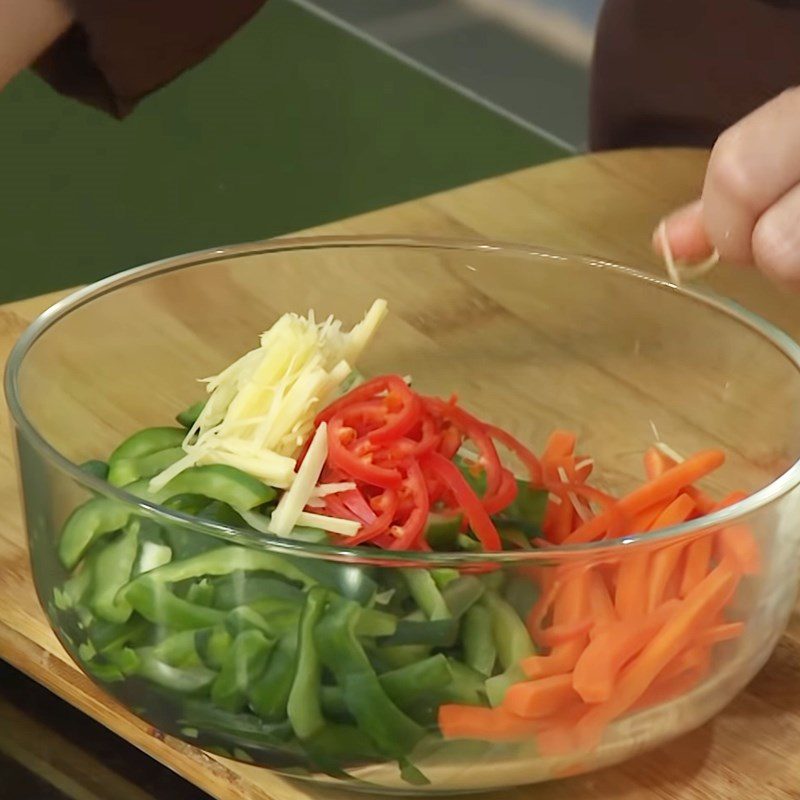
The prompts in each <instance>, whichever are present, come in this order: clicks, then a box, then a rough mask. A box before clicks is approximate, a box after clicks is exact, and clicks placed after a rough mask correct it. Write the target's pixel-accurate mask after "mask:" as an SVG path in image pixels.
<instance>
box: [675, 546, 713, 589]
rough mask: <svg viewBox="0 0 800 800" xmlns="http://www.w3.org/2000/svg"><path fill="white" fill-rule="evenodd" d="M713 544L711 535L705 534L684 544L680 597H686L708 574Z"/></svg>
mask: <svg viewBox="0 0 800 800" xmlns="http://www.w3.org/2000/svg"><path fill="white" fill-rule="evenodd" d="M713 544H714V540H713V536H712V535H711V534H706V535H705V536H701V537H700V538H699V539H695V540H694V541H693V542H691V543H690V544H688V545H687V546H686V562H685V565H684V567H683V575H682V576H681V587H680V594H681V597H686V595H687V594H689V592H691V591H692V589H694V587H695V586H697V584H698V583H700V581H702V580H703V578H705V576H706V575H708V566H709V564H710V563H711V550H712V546H713Z"/></svg>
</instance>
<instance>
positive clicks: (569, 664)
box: [521, 567, 589, 678]
mask: <svg viewBox="0 0 800 800" xmlns="http://www.w3.org/2000/svg"><path fill="white" fill-rule="evenodd" d="M588 613H589V570H588V569H586V568H581V567H578V568H575V571H574V573H571V574H570V576H569V578H568V579H565V581H564V584H563V586H562V587H561V590H560V591H559V592H558V593H557V594H556V595H555V598H554V601H553V624H554V625H569V624H572V623H576V622H581V621H582V620H583V619H585V618H586V617H587V616H588ZM588 639H589V637H588V635H583V636H577V637H575V638H574V639H571V640H570V641H568V642H564V643H563V644H559V645H556V646H555V647H553V649H552V650H551V651H550V653H549V654H548V655H546V656H529V657H528V658H525V659H523V660H522V662H521V666H522V669H523V671H524V672H525V674H526V675H527V676H528V677H529V678H546V677H548V676H549V675H560V674H562V673H564V672H570V671H571V670H572V668H573V667H574V666H575V663H576V662H577V660H578V658H579V657H580V654H581V653H582V652H583V649H584V647H586V642H587V641H588Z"/></svg>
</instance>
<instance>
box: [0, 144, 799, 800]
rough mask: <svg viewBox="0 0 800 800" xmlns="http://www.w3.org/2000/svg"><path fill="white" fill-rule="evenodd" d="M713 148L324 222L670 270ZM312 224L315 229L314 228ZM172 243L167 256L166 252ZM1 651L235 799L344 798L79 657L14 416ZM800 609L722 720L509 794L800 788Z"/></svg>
mask: <svg viewBox="0 0 800 800" xmlns="http://www.w3.org/2000/svg"><path fill="white" fill-rule="evenodd" d="M705 161H706V154H705V153H703V152H701V151H691V150H656V151H624V152H618V153H609V154H603V155H595V156H582V157H578V158H574V159H569V160H565V161H560V162H556V163H553V164H549V165H547V166H544V167H539V168H534V169H529V170H523V171H521V172H517V173H513V174H510V175H505V176H502V177H498V178H493V179H490V180H487V181H483V182H481V183H477V184H474V185H471V186H466V187H463V188H461V189H456V190H453V191H450V192H445V193H443V194H439V195H435V196H432V197H428V198H424V199H421V200H416V201H413V202H410V203H405V204H403V205H400V206H395V207H392V208H388V209H383V210H380V211H377V212H373V213H370V214H366V215H363V216H360V217H355V218H352V219H347V220H343V221H340V222H337V223H333V224H331V225H327V226H325V227H323V228H319V229H316V230H314V231H313V233H323V232H324V233H336V234H386V233H389V234H410V235H429V236H447V237H458V238H470V239H475V238H490V239H497V240H506V241H512V242H514V241H516V242H525V243H531V244H539V245H542V246H545V247H548V248H555V249H562V250H567V251H570V252H577V253H585V254H590V255H593V256H597V257H601V258H605V259H610V260H615V261H620V262H623V263H626V264H628V265H630V266H634V267H638V268H641V269H652V270H659V269H660V264H659V263H658V261H657V260H656V259H655V258H654V256H653V254H652V253H651V251H650V248H649V240H650V233H651V231H652V229H653V227H654V225H655V224H656V223H657V221H658V219H659V218H660V216H661V215H662V214H663V213H665V212H666V211H667V210H669V209H670V208H672V207H673V206H675V205H677V204H679V203H682V202H685V201H688V200H690V199H691V198H692V197H693V196H694V195H696V194H697V192H698V189H699V187H700V184H701V181H702V175H703V169H704V165H705ZM308 233H312V231H309V232H308ZM165 255H166V254H165ZM711 282H712V284H713V286H714V288H715V289H716V290H717V291H719V292H720V293H723V294H728V295H729V296H731V297H733V298H735V299H737V300H738V301H739V302H741V303H743V304H744V305H746V306H747V307H749V308H751V309H753V310H754V311H756V312H758V313H760V314H762V315H763V316H765V317H767V318H769V319H770V320H772V321H773V322H775V323H776V324H778V325H780V326H781V327H783V329H784V330H786V331H787V332H788V333H790V334H792V335H793V336H795V338H800V297H797V296H792V295H789V294H786V293H781V292H779V291H778V290H776V289H774V288H773V287H771V286H769V285H768V284H767V283H766V282H765V281H763V280H762V279H761V278H760V277H759V276H758V275H756V274H755V273H753V272H749V271H744V270H733V269H724V268H722V269H720V270H718V271H717V273H716V274H715V275H714V276H713V277H712V279H711ZM63 294H64V293H55V294H52V295H47V296H43V297H36V298H31V299H29V300H25V301H21V302H18V303H12V304H9V305H6V306H2V307H0V352H1V353H2V356H3V359H5V357H6V356H7V354H8V351H9V349H10V347H11V345H12V344H13V342H14V340H15V339H16V338H17V336H18V335H19V334H20V333H21V332H22V330H23V329H24V328H25V326H26V325H27V324H28V323H29V322H30V321H31V320H32V319H33V318H34V317H35V316H36V315H37V314H38V313H39V312H41V311H43V310H44V309H45V308H46V307H47V306H49V305H50V304H51V303H53V302H55V301H56V300H57V299H59V298H60V297H61V296H63ZM0 436H1V437H2V448H0V657H2V658H3V659H5V660H6V661H8V662H10V663H11V664H12V665H14V666H15V667H17V668H18V669H20V670H22V671H23V672H25V673H27V674H28V675H30V676H31V677H33V678H34V679H36V680H37V681H39V682H40V683H42V684H43V685H44V686H46V687H47V688H49V689H51V690H52V691H53V692H55V693H56V694H58V695H59V696H61V697H62V698H63V699H64V700H66V701H67V702H69V703H71V704H73V705H74V706H76V707H78V708H79V709H81V710H82V711H84V712H85V713H87V714H89V715H90V716H92V717H94V718H95V719H96V720H98V721H100V722H101V723H103V724H104V725H106V726H107V727H108V728H110V729H111V730H113V731H114V732H116V733H118V734H119V735H120V736H122V737H124V738H125V739H127V740H129V741H130V742H132V743H133V744H135V745H136V746H138V747H140V748H141V749H142V750H144V751H145V752H146V753H149V754H150V755H151V756H153V757H154V758H156V759H158V760H159V761H161V762H162V763H164V764H166V765H167V766H169V767H171V768H172V769H174V770H175V771H176V772H178V773H180V774H181V775H183V776H184V777H185V778H187V779H188V780H190V781H192V782H194V783H195V784H196V785H197V786H198V787H200V788H202V789H203V790H205V791H206V792H208V793H209V794H211V795H213V796H214V797H217V798H220V799H221V800H245V798H247V800H307V799H308V798H318V799H319V800H325V799H328V800H334V798H344V797H353V796H354V795H351V794H349V793H347V792H344V791H340V790H332V789H331V790H329V789H325V790H323V789H319V788H314V787H311V786H309V785H306V784H303V783H295V782H290V781H287V780H284V779H283V778H280V777H277V776H275V775H272V774H271V773H269V772H267V771H266V770H263V769H258V768H255V767H251V766H248V765H246V764H240V763H236V762H232V761H228V760H226V759H222V758H218V757H215V756H211V755H208V754H206V753H204V752H202V751H200V750H198V749H196V748H194V747H191V746H190V745H187V744H183V743H182V742H180V741H178V740H176V739H172V738H170V737H164V736H162V735H160V734H157V733H156V732H154V731H153V730H152V728H150V726H148V725H146V724H145V723H144V722H141V721H140V720H138V719H137V718H136V717H134V716H132V715H131V714H130V713H128V712H127V711H125V709H124V708H122V707H121V706H120V705H119V704H118V703H116V702H114V701H113V700H111V699H110V698H109V697H107V696H106V695H105V694H104V693H103V692H102V691H101V690H100V689H99V688H97V687H96V686H95V685H94V684H93V683H91V682H90V681H89V679H88V678H86V677H85V676H84V675H83V673H82V672H81V671H80V670H79V669H78V668H77V667H76V666H75V665H74V663H73V662H72V661H71V660H70V658H69V657H68V656H67V654H66V652H65V651H64V650H63V648H62V647H61V646H60V645H59V643H58V642H57V640H56V638H55V636H54V635H53V634H52V632H51V631H50V628H49V626H48V623H47V621H46V619H45V616H44V614H43V613H42V611H41V610H40V608H39V604H38V601H37V599H36V596H35V593H34V589H33V585H32V582H31V576H30V571H29V567H28V555H27V550H26V545H25V533H24V530H23V526H22V521H21V518H20V509H19V502H18V489H17V479H16V470H15V464H14V456H13V451H12V442H11V438H10V431H9V423H8V421H7V419H6V415H3V416H2V420H1V421H0ZM798 689H800V616H798V615H797V614H795V615H794V617H793V619H792V621H791V624H790V627H789V630H788V631H787V633H786V635H785V636H784V637H783V639H782V640H781V642H780V644H779V646H778V648H777V650H776V652H775V654H774V655H773V657H772V659H771V660H770V662H769V664H768V665H767V666H766V667H765V669H764V670H763V671H762V673H761V674H760V675H759V676H758V677H757V678H756V679H755V680H754V681H753V682H752V683H751V684H750V686H749V687H748V688H747V689H746V690H745V691H744V692H743V693H742V694H741V695H740V697H739V698H737V699H736V700H735V701H734V702H733V703H732V704H731V706H730V707H729V708H728V709H727V710H726V711H724V712H723V713H722V714H720V715H719V716H718V717H717V719H715V720H714V721H713V722H711V723H709V724H708V725H706V726H704V727H703V728H701V729H700V730H698V731H696V732H694V733H691V734H688V735H687V736H684V737H682V738H681V739H679V740H678V741H676V742H674V743H673V744H671V745H668V746H667V747H664V748H662V749H660V750H658V751H657V752H655V753H652V754H649V755H644V756H641V757H639V758H636V759H634V760H632V761H629V762H627V763H625V764H623V765H621V766H619V767H615V768H611V769H607V770H604V771H602V772H598V773H594V774H589V775H586V776H582V777H577V778H572V779H569V780H564V781H559V782H554V783H550V784H547V785H544V786H538V787H535V788H534V787H522V788H519V789H515V790H509V791H505V792H494V793H492V797H493V798H496V800H522V798H526V797H530V798H533V797H536V798H537V800H561V799H562V798H563V799H564V800H566V799H567V798H569V800H584V798H586V800H589V798H591V800H604V798H636V800H648V799H650V798H652V800H656V798H658V799H659V800H665V799H666V800H673V799H674V800H690V799H692V800H693V799H695V798H696V799H697V800H701V799H703V798H717V797H720V798H723V797H724V798H727V799H728V800H745V799H747V800H750V798H754V797H757V798H759V799H760V800H772V799H773V798H775V799H776V800H777V798H800V691H799V690H798Z"/></svg>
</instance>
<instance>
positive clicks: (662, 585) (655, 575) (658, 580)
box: [647, 542, 686, 611]
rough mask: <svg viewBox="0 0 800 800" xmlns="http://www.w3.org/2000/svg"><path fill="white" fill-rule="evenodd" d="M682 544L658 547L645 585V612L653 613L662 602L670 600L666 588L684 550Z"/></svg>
mask: <svg viewBox="0 0 800 800" xmlns="http://www.w3.org/2000/svg"><path fill="white" fill-rule="evenodd" d="M685 547H686V546H685V545H684V544H683V542H677V543H676V544H668V545H665V546H664V547H660V548H659V549H658V550H657V551H656V552H655V553H653V558H652V561H651V564H650V575H649V578H648V583H647V610H648V611H653V610H654V609H656V608H658V606H659V605H660V604H661V603H662V602H663V601H664V600H668V599H670V597H669V593H668V591H667V587H668V585H669V583H670V579H671V578H672V576H673V574H674V573H675V567H676V566H677V564H678V562H679V561H680V559H681V556H682V555H683V551H684V549H685Z"/></svg>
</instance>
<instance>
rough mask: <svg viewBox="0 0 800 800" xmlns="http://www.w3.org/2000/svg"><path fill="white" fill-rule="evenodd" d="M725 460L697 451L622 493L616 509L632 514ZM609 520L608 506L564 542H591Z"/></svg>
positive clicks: (714, 452) (720, 455)
mask: <svg viewBox="0 0 800 800" xmlns="http://www.w3.org/2000/svg"><path fill="white" fill-rule="evenodd" d="M724 461H725V454H724V453H723V452H722V451H720V450H704V451H702V452H700V453H697V454H696V455H694V456H692V457H691V458H687V459H686V461H682V462H681V463H680V464H676V465H675V466H674V467H671V468H670V469H668V470H667V471H666V472H664V473H663V474H662V475H659V476H658V477H657V478H654V479H653V480H651V481H648V482H647V483H645V484H644V485H643V486H640V487H639V488H638V489H634V490H633V491H632V492H631V493H630V494H627V495H625V497H623V498H622V499H621V500H619V501H618V502H617V504H616V508H617V509H618V511H619V512H621V513H622V514H624V515H625V516H627V517H632V516H633V515H634V514H636V513H638V512H639V511H641V510H642V509H645V508H647V507H648V506H652V505H654V504H655V503H658V502H659V501H662V500H666V499H670V498H673V497H676V496H677V494H678V492H680V491H681V490H682V489H684V488H685V487H687V486H689V485H691V484H692V483H694V482H695V481H697V480H700V479H701V478H703V477H704V476H706V475H708V473H709V472H713V471H714V470H715V469H717V468H719V467H720V466H722V464H723V463H724ZM611 520H612V515H611V509H609V510H608V511H604V512H602V513H600V514H598V515H597V516H596V517H594V518H593V519H591V520H589V521H588V522H585V523H583V525H580V526H579V527H577V528H576V529H575V530H574V531H573V532H572V533H571V534H570V536H568V537H567V539H566V541H567V543H569V544H574V543H582V542H591V541H594V540H595V539H598V538H600V537H601V536H602V535H603V534H604V533H605V532H606V530H607V528H608V525H609V524H610V522H611Z"/></svg>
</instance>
